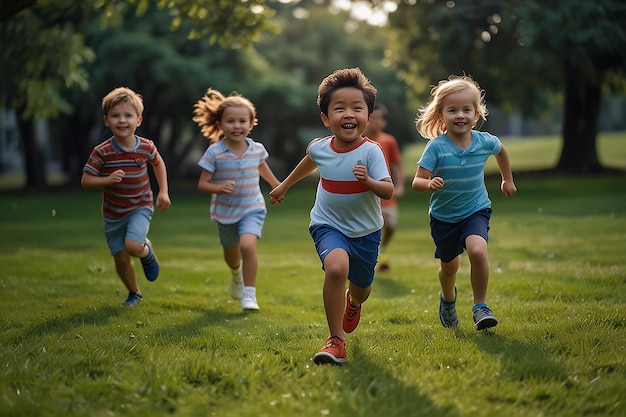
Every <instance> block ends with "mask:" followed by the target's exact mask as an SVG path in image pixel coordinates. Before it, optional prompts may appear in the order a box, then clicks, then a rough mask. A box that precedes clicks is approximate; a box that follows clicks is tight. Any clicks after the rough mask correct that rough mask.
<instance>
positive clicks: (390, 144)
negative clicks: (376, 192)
mask: <svg viewBox="0 0 626 417" xmlns="http://www.w3.org/2000/svg"><path fill="white" fill-rule="evenodd" d="M372 139H373V138H372ZM373 140H375V141H376V142H378V143H379V144H380V147H381V148H382V149H383V153H384V154H385V158H386V159H387V166H388V167H389V172H390V173H391V165H393V164H401V163H402V156H401V155H400V147H399V146H398V141H397V140H396V138H394V137H393V136H391V135H390V134H389V133H385V132H380V133H379V134H378V137H377V138H376V139H373ZM400 181H403V179H400ZM380 205H381V206H382V207H396V206H397V205H398V203H397V201H396V196H395V194H394V195H393V197H391V198H390V199H389V200H384V199H382V198H381V199H380Z"/></svg>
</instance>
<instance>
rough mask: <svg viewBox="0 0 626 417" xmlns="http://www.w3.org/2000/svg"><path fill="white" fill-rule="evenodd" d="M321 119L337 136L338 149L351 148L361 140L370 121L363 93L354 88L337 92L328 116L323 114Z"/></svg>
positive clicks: (329, 106)
mask: <svg viewBox="0 0 626 417" xmlns="http://www.w3.org/2000/svg"><path fill="white" fill-rule="evenodd" d="M321 117H322V122H323V123H324V126H326V127H328V128H330V130H331V131H332V132H333V134H334V135H335V138H336V139H337V141H336V142H335V146H336V147H338V148H344V147H350V146H352V145H354V143H353V142H354V141H356V140H360V139H361V138H362V135H363V131H364V130H365V127H366V126H367V123H368V122H369V120H370V115H369V114H368V108H367V102H366V101H365V96H364V95H363V92H362V91H361V90H359V89H357V88H353V87H345V88H340V89H338V90H337V91H335V92H334V93H333V94H332V96H331V98H330V103H329V105H328V115H326V114H324V113H322V114H321Z"/></svg>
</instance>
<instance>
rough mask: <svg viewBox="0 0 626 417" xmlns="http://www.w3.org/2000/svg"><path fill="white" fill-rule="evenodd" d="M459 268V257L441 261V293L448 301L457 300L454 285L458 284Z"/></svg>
mask: <svg viewBox="0 0 626 417" xmlns="http://www.w3.org/2000/svg"><path fill="white" fill-rule="evenodd" d="M458 270H459V257H458V256H457V257H456V258H454V259H453V260H451V261H450V262H443V261H442V262H441V264H440V266H439V283H440V284H441V294H442V295H443V299H444V300H445V301H448V302H452V301H455V294H454V287H455V286H456V273H457V271H458Z"/></svg>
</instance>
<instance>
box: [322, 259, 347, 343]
mask: <svg viewBox="0 0 626 417" xmlns="http://www.w3.org/2000/svg"><path fill="white" fill-rule="evenodd" d="M348 266H349V258H348V253H347V252H346V251H345V250H344V249H333V250H332V251H330V253H329V254H328V255H326V257H325V258H324V287H323V291H322V295H323V298H324V309H325V311H326V321H327V322H328V329H329V330H330V335H331V336H337V337H339V338H340V339H341V340H344V341H345V337H344V334H343V312H344V309H345V300H344V298H345V289H346V280H347V279H348Z"/></svg>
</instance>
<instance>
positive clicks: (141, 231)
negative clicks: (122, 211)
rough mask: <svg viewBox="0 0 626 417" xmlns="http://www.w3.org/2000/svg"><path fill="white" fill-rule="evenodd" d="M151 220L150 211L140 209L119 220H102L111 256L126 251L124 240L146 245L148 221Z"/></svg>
mask: <svg viewBox="0 0 626 417" xmlns="http://www.w3.org/2000/svg"><path fill="white" fill-rule="evenodd" d="M151 220H152V210H150V209H149V208H145V207H144V208H140V209H137V210H135V211H133V212H132V213H130V214H128V215H127V216H125V217H123V218H121V219H113V218H111V217H105V218H104V236H105V237H106V239H107V245H108V246H109V250H110V251H111V255H113V256H115V255H116V254H117V253H118V252H121V251H123V250H124V249H126V245H125V244H124V241H125V240H134V241H135V242H139V243H146V237H147V236H148V230H149V229H150V221H151Z"/></svg>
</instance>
